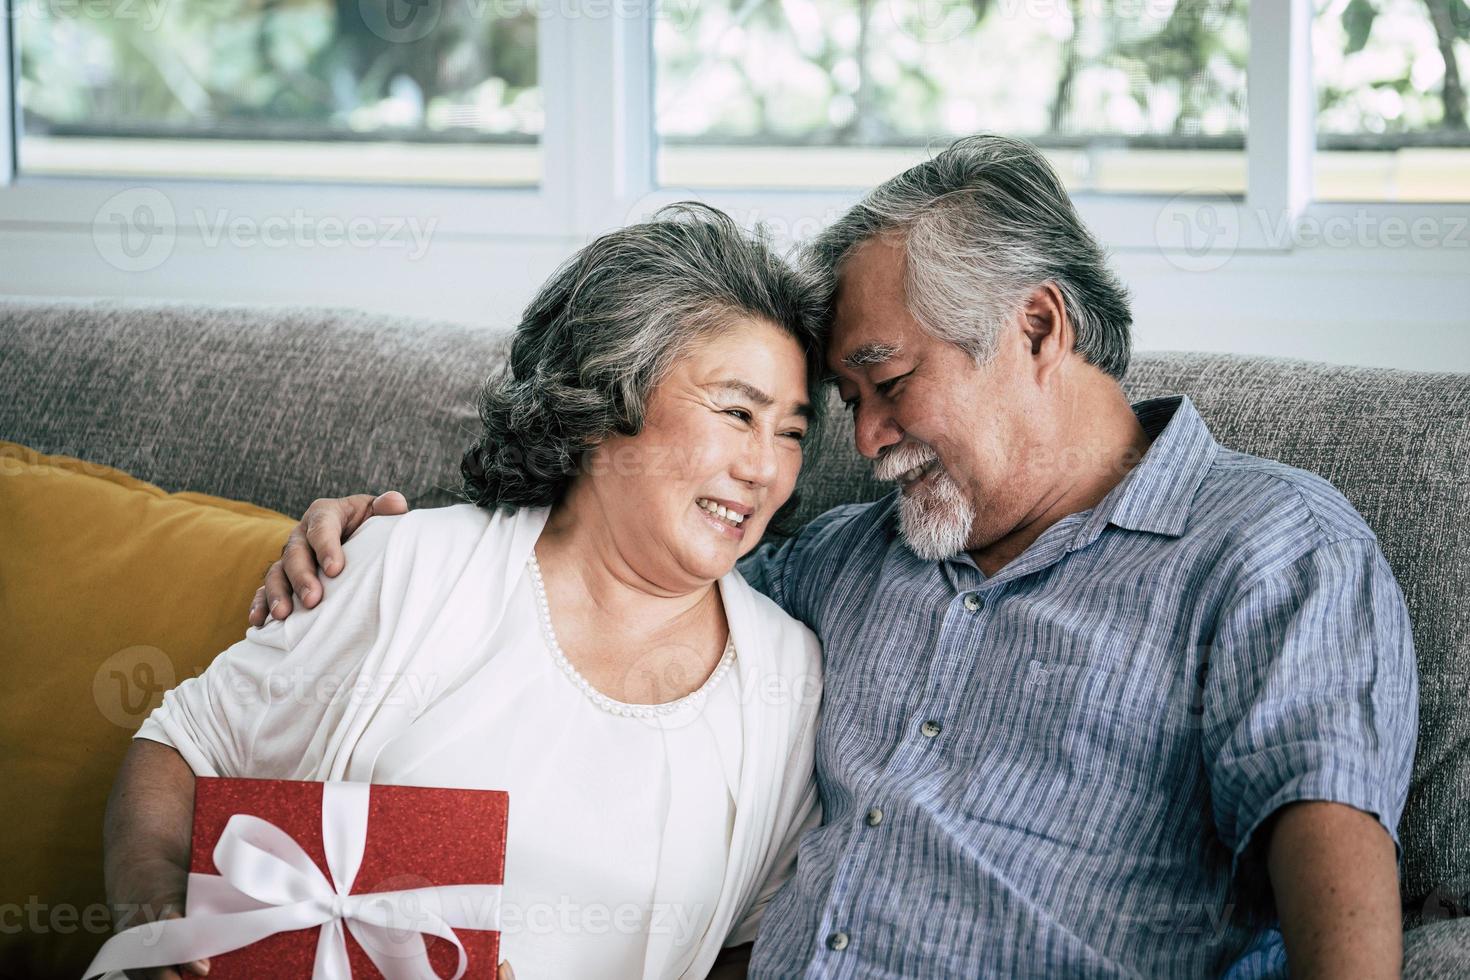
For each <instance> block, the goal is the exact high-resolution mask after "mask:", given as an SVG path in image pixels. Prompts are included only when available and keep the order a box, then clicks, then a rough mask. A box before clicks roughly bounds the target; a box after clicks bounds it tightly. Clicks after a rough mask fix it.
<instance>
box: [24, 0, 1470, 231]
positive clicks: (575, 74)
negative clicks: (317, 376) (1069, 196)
mask: <svg viewBox="0 0 1470 980" xmlns="http://www.w3.org/2000/svg"><path fill="white" fill-rule="evenodd" d="M17 2H23V0H0V11H3V13H4V16H0V52H3V53H4V55H5V62H6V64H5V69H6V70H5V71H4V72H3V73H0V74H3V77H0V122H3V125H0V231H6V232H16V231H21V232H23V231H26V230H29V229H35V230H45V231H50V232H56V231H75V232H79V233H88V234H90V232H91V228H92V222H93V219H94V217H95V216H96V215H97V213H98V211H99V209H100V208H101V207H102V206H103V205H104V204H105V202H106V201H107V200H108V199H109V198H111V197H112V196H114V195H116V194H118V193H121V192H123V191H126V190H129V189H132V188H136V187H140V186H143V187H150V188H154V189H157V190H159V191H161V192H162V193H163V194H165V195H166V196H167V198H168V199H169V201H170V202H171V203H172V205H173V207H174V212H175V215H176V221H177V222H178V223H177V224H176V225H175V226H174V227H175V230H176V231H177V233H178V234H179V235H181V236H188V235H198V234H199V233H200V231H201V229H200V228H199V227H198V226H197V225H193V226H191V225H190V224H189V223H188V217H187V216H189V215H196V214H218V213H219V212H220V211H221V210H223V211H227V212H228V213H229V214H230V215H231V217H244V218H247V219H254V220H257V221H261V220H265V219H266V218H269V217H271V216H274V215H280V214H282V213H287V214H289V213H292V212H293V211H295V210H297V209H300V210H304V211H306V212H308V213H311V214H314V215H336V216H339V217H343V218H344V219H345V218H350V217H351V216H354V215H383V214H393V215H404V216H407V215H419V216H423V217H432V218H434V219H436V221H437V225H436V229H435V234H436V235H438V236H440V237H441V238H450V239H454V240H459V241H462V242H466V243H477V242H487V241H497V242H503V241H506V240H508V239H510V240H514V239H517V238H524V239H528V240H552V239H557V240H568V239H570V240H582V239H585V238H586V237H588V236H590V235H593V234H596V233H598V232H600V231H603V230H606V229H608V228H612V227H617V226H619V225H622V224H624V223H625V222H626V221H627V220H628V219H629V218H630V217H635V216H637V215H640V214H644V213H647V211H649V210H652V207H653V206H654V205H655V204H657V203H662V202H666V201H669V200H676V199H679V198H680V197H688V196H689V193H688V192H680V191H679V190H678V189H676V188H660V187H657V186H656V183H655V176H654V175H655V166H654V164H655V154H656V152H657V132H656V119H655V117H654V110H653V106H654V85H655V79H654V73H655V63H654V50H653V28H654V22H655V19H656V18H657V17H658V16H659V4H660V0H564V2H562V3H558V4H549V5H545V6H543V7H541V8H540V13H539V15H538V28H537V43H538V45H539V50H538V58H537V61H538V66H539V82H540V86H541V92H542V99H543V103H544V106H545V112H546V117H545V118H546V122H545V127H544V130H543V133H542V136H541V142H540V150H541V164H542V179H541V182H540V184H539V185H538V186H536V187H534V188H495V187H483V188H480V187H467V188H442V187H406V186H391V185H347V184H332V183H308V182H250V181H222V180H186V179H176V178H168V179H163V178H159V179H144V178H139V179H133V178H93V177H65V176H34V177H31V176H27V175H25V174H24V173H23V172H21V171H20V170H19V168H18V154H19V115H20V114H19V108H18V106H17V105H16V102H15V92H16V85H15V80H16V78H17V73H18V70H19V59H18V51H17V44H18V42H17V39H16V37H15V30H14V25H15V16H16V14H15V4H16V3H17ZM1312 17H1313V9H1312V0H1255V2H1252V3H1251V4H1250V11H1249V41H1250V54H1249V60H1248V66H1247V86H1248V90H1247V101H1248V113H1247V119H1248V122H1247V126H1248V129H1247V133H1246V150H1245V152H1246V164H1247V190H1246V193H1245V195H1244V198H1241V197H1239V196H1230V195H1224V194H1210V193H1205V194H1200V195H1195V196H1187V197H1186V196H1168V195H1110V194H1097V193H1079V194H1077V195H1075V197H1074V200H1075V201H1076V204H1077V207H1078V210H1079V212H1080V213H1081V215H1082V217H1083V219H1084V220H1085V221H1086V222H1087V223H1088V224H1089V226H1090V227H1091V228H1092V229H1093V230H1094V232H1095V233H1096V234H1097V235H1098V237H1099V239H1100V240H1101V241H1102V242H1103V244H1104V245H1105V246H1107V247H1108V248H1110V249H1112V250H1115V251H1120V252H1154V253H1163V254H1165V255H1168V254H1170V253H1173V252H1179V251H1181V250H1187V249H1189V248H1190V247H1191V246H1192V245H1193V244H1194V243H1192V242H1191V241H1190V240H1189V238H1188V226H1189V220H1191V219H1193V220H1196V221H1203V220H1205V219H1206V218H1210V219H1213V218H1214V216H1215V215H1217V214H1218V213H1219V212H1220V210H1221V209H1225V210H1226V211H1227V212H1228V213H1229V214H1232V215H1234V216H1235V219H1236V226H1237V233H1236V238H1235V240H1234V241H1233V243H1232V246H1231V247H1232V252H1233V253H1237V252H1243V253H1247V254H1259V255H1277V254H1285V253H1289V252H1292V251H1294V250H1295V249H1294V246H1293V244H1292V236H1290V235H1286V236H1283V235H1282V234H1281V233H1280V229H1281V227H1283V223H1289V222H1295V221H1297V220H1299V219H1301V218H1304V217H1305V218H1308V219H1314V220H1320V221H1326V220H1330V219H1332V218H1334V217H1341V216H1345V215H1351V216H1361V217H1366V218H1367V219H1368V220H1380V221H1381V220H1384V219H1386V218H1390V217H1393V216H1395V215H1399V216H1414V217H1422V216H1425V215H1429V216H1433V217H1436V218H1439V219H1441V220H1460V219H1462V218H1470V203H1465V204H1458V203H1449V204H1439V205H1436V204H1424V203H1395V202H1364V203H1324V202H1316V201H1314V200H1313V199H1312V164H1313V154H1314V153H1315V152H1316V134H1315V111H1314V110H1315V95H1314V88H1313V78H1312V64H1311V26H1312ZM860 193H861V192H860V191H855V190H833V191H810V190H806V191H786V190H779V189H771V190H738V191H737V190H719V189H703V188H702V189H700V190H699V191H698V192H697V196H698V197H699V198H700V199H702V200H705V201H707V202H708V203H710V204H713V205H715V206H717V207H723V208H725V209H727V210H730V211H731V212H732V213H734V214H735V215H736V216H737V218H744V219H747V220H756V219H759V220H763V221H767V222H769V223H772V224H774V225H778V226H780V227H785V228H788V229H792V230H794V231H795V232H796V233H797V234H798V235H802V234H805V233H806V231H807V230H809V229H814V227H815V224H816V223H819V222H820V220H822V219H824V218H826V217H829V216H834V215H835V214H837V213H840V211H841V210H842V209H843V208H845V207H847V206H849V205H850V204H851V203H852V202H853V201H855V200H856V199H857V198H858V197H859V196H860ZM1166 209H1167V210H1169V211H1171V212H1173V213H1177V214H1182V215H1183V216H1184V218H1185V220H1183V221H1169V222H1165V221H1162V220H1161V215H1162V214H1164V213H1165V211H1166ZM177 216H183V220H181V221H180V220H178V218H177ZM1286 226H1288V227H1289V225H1286ZM1418 251H1420V252H1422V251H1423V250H1422V249H1418Z"/></svg>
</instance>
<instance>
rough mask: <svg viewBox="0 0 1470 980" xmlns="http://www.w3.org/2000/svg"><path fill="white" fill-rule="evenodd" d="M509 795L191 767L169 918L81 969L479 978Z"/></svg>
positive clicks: (491, 939) (491, 955)
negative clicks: (197, 968)
mask: <svg viewBox="0 0 1470 980" xmlns="http://www.w3.org/2000/svg"><path fill="white" fill-rule="evenodd" d="M509 804H510V800H509V797H508V796H507V795H506V794H505V793H503V792H499V791H496V790H473V789H437V788H428V787H418V786H375V785H370V784H368V783H353V782H330V783H315V782H304V781H297V780H284V779H219V778H212V777H200V778H198V779H196V781H195V788H194V833H193V847H192V850H191V855H190V862H189V886H188V888H189V890H188V895H187V899H186V901H185V905H184V915H183V917H182V918H180V917H175V918H172V919H163V920H159V921H156V922H148V923H144V924H142V925H138V926H134V927H132V928H130V929H127V930H124V931H123V932H120V933H118V934H117V935H116V936H113V937H112V938H111V939H109V940H108V941H107V942H106V943H104V944H103V946H102V949H101V950H99V951H98V953H97V955H96V956H95V957H94V958H93V960H92V963H91V965H90V966H89V967H88V968H87V972H86V974H85V975H86V976H88V977H91V976H96V975H98V974H101V973H107V972H109V971H112V970H131V969H134V968H139V969H141V968H144V967H150V966H168V965H172V964H175V963H185V962H188V961H190V960H195V959H201V958H204V957H208V958H209V960H210V970H209V975H210V977H211V978H214V980H230V978H241V977H244V978H255V977H294V978H300V980H362V978H369V977H376V978H379V980H381V978H382V977H383V976H384V973H385V972H388V973H391V974H392V975H394V976H397V977H410V976H411V977H426V976H427V975H428V973H429V971H431V970H432V972H433V974H434V975H435V976H437V977H441V978H451V977H464V978H470V980H493V978H494V977H495V976H496V974H497V972H498V967H499V963H500V931H499V929H500V900H501V887H502V885H503V883H504V879H505V829H506V819H507V815H508V812H509ZM380 967H381V969H380ZM461 968H462V969H463V971H464V972H463V973H459V972H458V971H459V970H460V969H461Z"/></svg>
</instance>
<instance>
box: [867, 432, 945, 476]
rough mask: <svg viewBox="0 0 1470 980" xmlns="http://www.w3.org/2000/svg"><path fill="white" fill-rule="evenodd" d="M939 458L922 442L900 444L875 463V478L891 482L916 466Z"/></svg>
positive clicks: (888, 450) (892, 447) (886, 451)
mask: <svg viewBox="0 0 1470 980" xmlns="http://www.w3.org/2000/svg"><path fill="white" fill-rule="evenodd" d="M938 458H939V454H938V453H936V452H935V451H934V450H933V449H931V448H929V447H928V446H926V445H924V444H923V443H922V442H911V441H910V442H900V443H899V444H898V445H896V446H891V447H890V448H888V449H887V450H885V451H884V452H883V454H882V455H881V456H879V457H878V458H877V459H876V460H874V461H873V478H874V479H876V480H881V481H884V482H891V481H893V480H897V479H898V478H899V476H900V475H901V474H904V473H907V472H908V471H909V470H911V469H913V468H914V467H915V466H923V465H925V464H926V463H928V462H929V461H931V460H934V459H938Z"/></svg>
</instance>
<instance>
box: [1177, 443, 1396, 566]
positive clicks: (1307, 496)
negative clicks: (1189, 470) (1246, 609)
mask: <svg viewBox="0 0 1470 980" xmlns="http://www.w3.org/2000/svg"><path fill="white" fill-rule="evenodd" d="M1192 523H1195V524H1196V526H1198V527H1200V528H1209V527H1210V526H1212V525H1213V526H1214V528H1215V530H1216V531H1218V532H1219V533H1220V534H1221V535H1222V536H1223V537H1224V538H1225V539H1226V540H1227V541H1228V542H1230V543H1231V544H1232V545H1234V546H1235V547H1236V548H1238V549H1240V550H1242V551H1244V552H1245V553H1246V558H1247V562H1246V565H1247V567H1249V566H1254V565H1256V564H1257V563H1260V562H1268V563H1275V562H1277V561H1283V560H1290V559H1292V558H1295V557H1298V556H1301V555H1304V554H1306V553H1307V552H1310V551H1312V550H1314V549H1316V548H1319V547H1321V546H1323V545H1327V544H1333V543H1336V542H1340V541H1345V540H1359V541H1372V542H1375V546H1376V542H1377V535H1376V534H1374V532H1373V529H1372V528H1371V527H1369V526H1368V522H1367V521H1366V520H1365V519H1364V518H1363V515H1362V514H1360V513H1358V511H1357V509H1356V508H1354V507H1353V505H1352V503H1351V502H1350V501H1349V500H1348V499H1347V497H1345V496H1344V495H1343V494H1342V491H1340V490H1338V489H1337V487H1335V486H1333V485H1332V483H1331V482H1330V481H1329V480H1327V479H1326V478H1324V477H1322V476H1321V475H1319V474H1317V473H1313V472H1311V471H1310V470H1305V469H1302V468H1300V467H1297V466H1292V465H1290V464H1288V463H1283V462H1281V461H1279V460H1274V459H1268V458H1266V457H1263V456H1253V455H1251V454H1249V453H1243V452H1237V451H1235V450H1229V449H1225V448H1223V447H1222V448H1221V449H1220V452H1219V453H1218V454H1217V456H1216V459H1215V462H1214V465H1213V466H1212V467H1211V469H1210V473H1209V475H1208V476H1207V478H1206V479H1205V481H1204V483H1203V484H1202V485H1201V487H1200V490H1199V493H1198V495H1197V496H1196V499H1195V507H1194V512H1193V515H1192ZM1243 570H1244V569H1243Z"/></svg>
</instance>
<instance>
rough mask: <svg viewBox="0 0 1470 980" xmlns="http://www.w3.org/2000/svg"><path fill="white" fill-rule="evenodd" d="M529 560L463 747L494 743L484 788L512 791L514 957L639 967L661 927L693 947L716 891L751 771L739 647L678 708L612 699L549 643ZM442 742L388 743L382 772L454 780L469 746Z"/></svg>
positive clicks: (507, 893) (537, 976) (508, 911)
mask: <svg viewBox="0 0 1470 980" xmlns="http://www.w3.org/2000/svg"><path fill="white" fill-rule="evenodd" d="M531 562H532V564H531V570H532V574H530V575H523V576H521V580H520V584H519V585H518V586H517V587H516V589H515V591H514V592H513V594H512V595H511V599H510V604H509V605H508V606H507V607H506V616H505V619H504V620H502V621H501V624H500V628H499V629H498V630H497V631H496V633H495V635H494V636H491V637H487V638H486V647H487V650H490V651H493V653H491V654H490V656H491V657H492V658H493V669H492V674H491V675H490V676H492V677H493V681H490V682H488V683H487V684H486V691H487V696H486V697H485V698H484V699H483V700H482V701H481V702H480V704H479V706H478V710H479V711H480V712H481V716H482V724H481V725H479V726H476V730H475V731H473V732H466V733H465V737H466V738H470V739H472V740H473V741H474V742H475V743H476V744H474V745H466V746H464V747H463V748H464V750H465V751H479V752H482V753H484V754H485V755H486V757H487V758H486V761H485V765H484V767H483V768H482V769H481V771H480V773H479V778H480V779H481V780H483V781H485V788H487V789H489V788H498V789H504V790H507V791H509V793H510V799H511V809H510V813H511V819H510V822H509V825H508V827H507V833H506V850H505V856H506V860H505V889H504V892H503V903H502V905H501V926H502V936H501V957H502V958H503V959H506V960H509V961H510V964H511V966H513V967H514V968H515V971H516V977H517V978H518V980H521V978H524V980H556V978H566V977H610V978H611V977H637V976H641V975H643V972H644V967H645V962H644V960H645V956H646V955H647V952H648V939H649V937H650V936H651V935H653V934H654V932H655V930H662V931H666V932H668V934H669V937H670V938H671V939H672V940H673V943H672V945H671V948H670V950H669V953H672V954H673V955H675V956H679V955H682V954H683V953H684V952H685V951H686V950H687V949H688V948H689V947H690V946H691V945H692V944H693V943H695V942H696V941H697V940H698V939H699V938H700V936H701V935H702V934H703V933H704V931H705V929H706V928H708V926H709V921H710V917H711V915H712V914H713V912H714V907H715V901H716V899H718V898H719V892H720V880H721V878H723V876H724V868H725V861H726V859H727V858H728V856H729V848H730V830H731V825H732V823H733V821H734V816H735V797H736V795H737V792H738V790H739V783H740V696H739V686H740V679H739V678H738V677H735V676H730V675H729V667H730V664H731V662H732V661H733V658H734V649H733V645H727V646H726V648H725V657H724V659H723V660H722V661H721V663H720V666H718V667H716V668H715V671H714V673H713V674H711V675H710V678H709V680H708V681H707V682H706V683H705V684H704V685H703V686H702V687H701V688H700V689H699V690H698V691H695V692H694V693H692V694H690V695H689V696H687V697H685V698H681V699H680V700H679V701H677V702H673V703H671V704H669V705H660V706H658V707H660V708H669V709H672V710H670V711H660V712H658V713H657V714H655V713H654V712H652V711H646V710H645V706H635V705H625V704H623V703H622V702H618V701H614V700H612V699H610V698H607V697H604V696H603V695H601V694H599V693H598V692H597V690H596V689H595V688H592V687H591V686H590V685H588V684H587V682H586V681H585V680H583V678H582V677H581V675H580V674H578V673H577V671H576V668H574V667H573V666H572V665H571V664H570V663H569V662H568V661H567V659H566V658H565V656H563V655H562V654H561V652H560V649H559V648H557V647H553V646H552V645H551V642H549V641H552V640H553V638H554V635H555V634H554V631H551V630H550V628H549V626H548V624H547V623H546V622H544V621H543V620H542V617H541V609H542V605H541V603H542V600H543V599H544V593H543V591H542V589H540V588H538V587H537V586H539V584H540V583H539V581H538V575H537V569H536V566H535V559H534V558H532V559H531ZM640 713H644V714H647V715H648V717H639V716H638V715H639V714H640ZM445 748H446V749H447V751H445V752H442V753H437V754H435V755H433V756H430V757H428V758H423V759H416V760H413V761H406V760H403V759H401V758H400V754H395V753H394V751H393V749H392V748H391V747H390V748H389V749H388V750H387V751H385V752H384V753H383V754H382V755H381V756H379V757H378V764H377V767H376V769H375V770H374V772H375V776H374V778H375V779H376V780H378V781H380V782H389V783H399V784H412V785H419V786H453V785H457V783H458V781H459V776H460V774H459V773H458V772H456V771H455V762H454V761H453V760H456V759H459V758H462V757H463V754H462V752H461V751H460V747H459V746H455V745H448V746H445ZM671 876H672V881H671V880H670V878H671ZM675 883H676V884H675ZM660 884H663V886H664V887H662V888H660ZM671 884H673V887H670V885H671ZM661 955H668V954H661ZM655 972H659V973H662V972H664V971H663V970H662V969H659V970H656V971H655Z"/></svg>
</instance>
